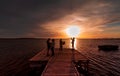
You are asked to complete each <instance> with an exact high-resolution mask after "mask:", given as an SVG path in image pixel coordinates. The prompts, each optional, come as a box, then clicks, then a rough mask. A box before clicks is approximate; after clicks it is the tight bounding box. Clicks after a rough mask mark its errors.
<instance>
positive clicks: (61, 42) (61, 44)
mask: <svg viewBox="0 0 120 76" xmlns="http://www.w3.org/2000/svg"><path fill="white" fill-rule="evenodd" d="M64 44H65V42H64V41H62V39H60V41H59V45H60V50H63V45H64Z"/></svg>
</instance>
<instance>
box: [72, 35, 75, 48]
mask: <svg viewBox="0 0 120 76" xmlns="http://www.w3.org/2000/svg"><path fill="white" fill-rule="evenodd" d="M74 43H75V38H74V37H73V38H72V49H74Z"/></svg>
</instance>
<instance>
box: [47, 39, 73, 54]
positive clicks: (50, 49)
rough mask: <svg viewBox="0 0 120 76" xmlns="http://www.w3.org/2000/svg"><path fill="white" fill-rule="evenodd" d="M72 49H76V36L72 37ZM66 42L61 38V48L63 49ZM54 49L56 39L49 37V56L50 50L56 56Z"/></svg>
mask: <svg viewBox="0 0 120 76" xmlns="http://www.w3.org/2000/svg"><path fill="white" fill-rule="evenodd" d="M71 40H72V42H71V43H72V49H74V42H75V38H72V39H71ZM64 44H65V41H63V40H62V39H60V40H59V50H63V45H64ZM54 49H55V39H50V38H48V39H47V56H49V52H50V51H51V55H52V56H54V54H55V53H54Z"/></svg>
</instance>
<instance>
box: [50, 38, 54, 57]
mask: <svg viewBox="0 0 120 76" xmlns="http://www.w3.org/2000/svg"><path fill="white" fill-rule="evenodd" d="M54 49H55V39H52V44H51V52H52V56H54Z"/></svg>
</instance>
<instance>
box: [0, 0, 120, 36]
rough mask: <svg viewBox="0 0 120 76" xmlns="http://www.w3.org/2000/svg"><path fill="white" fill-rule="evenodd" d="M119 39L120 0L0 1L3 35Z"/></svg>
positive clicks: (0, 32)
mask: <svg viewBox="0 0 120 76" xmlns="http://www.w3.org/2000/svg"><path fill="white" fill-rule="evenodd" d="M73 25H75V26H79V28H80V34H79V35H78V36H77V37H78V38H120V0H0V38H22V37H24V38H25V37H32V38H41V37H42V38H44V37H46V38H47V37H55V38H59V37H62V38H68V37H69V36H68V35H67V34H66V31H65V30H66V29H67V28H69V27H70V26H73Z"/></svg>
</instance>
